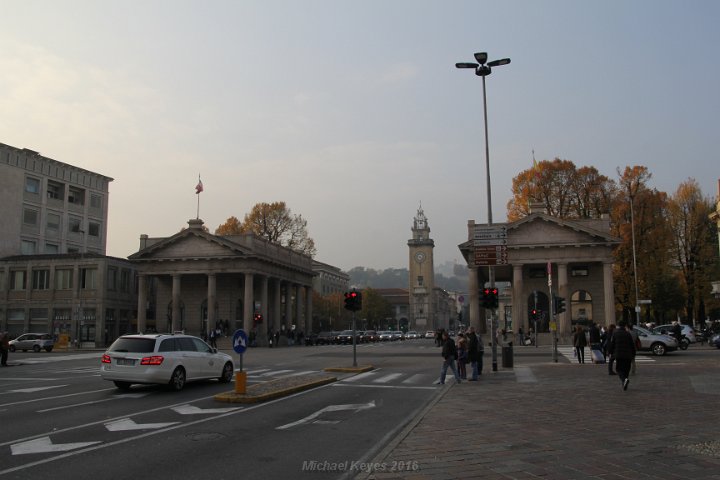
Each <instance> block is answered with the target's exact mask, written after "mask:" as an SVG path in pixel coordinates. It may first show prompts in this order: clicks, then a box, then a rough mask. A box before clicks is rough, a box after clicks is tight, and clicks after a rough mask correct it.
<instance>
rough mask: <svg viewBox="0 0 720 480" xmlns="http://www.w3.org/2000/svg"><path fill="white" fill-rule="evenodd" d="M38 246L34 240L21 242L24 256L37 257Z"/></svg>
mask: <svg viewBox="0 0 720 480" xmlns="http://www.w3.org/2000/svg"><path fill="white" fill-rule="evenodd" d="M36 248H37V244H36V243H35V242H33V241H32V240H22V241H21V242H20V252H21V253H22V254H23V255H35V253H36V251H37V250H36Z"/></svg>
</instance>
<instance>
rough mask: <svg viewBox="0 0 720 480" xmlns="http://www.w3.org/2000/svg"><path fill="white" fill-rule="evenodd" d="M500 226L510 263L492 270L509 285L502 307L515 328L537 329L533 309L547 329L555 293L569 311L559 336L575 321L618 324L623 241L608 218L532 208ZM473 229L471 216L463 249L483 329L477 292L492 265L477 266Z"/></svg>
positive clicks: (561, 318) (474, 310)
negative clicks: (617, 273) (617, 261)
mask: <svg viewBox="0 0 720 480" xmlns="http://www.w3.org/2000/svg"><path fill="white" fill-rule="evenodd" d="M496 225H505V226H506V227H507V264H503V265H497V266H494V267H493V269H494V274H495V280H496V281H498V282H510V284H511V287H510V288H511V295H510V297H509V298H508V299H507V300H506V301H507V304H506V305H501V311H502V310H507V311H508V312H510V315H511V319H512V321H511V322H510V323H509V325H510V326H511V330H512V331H515V332H517V329H518V328H519V327H521V326H522V327H523V330H524V331H525V332H528V329H529V328H534V327H535V325H534V324H533V323H532V322H531V321H530V320H531V311H532V309H533V308H535V309H537V310H538V312H539V314H538V317H539V321H538V325H537V329H538V332H539V333H543V334H545V333H547V332H549V330H550V329H551V328H552V325H553V323H552V322H553V318H552V312H551V309H552V296H553V295H558V296H560V297H563V298H564V299H565V305H566V312H564V313H562V314H560V315H558V316H557V318H556V319H555V320H556V323H555V325H557V330H558V333H559V335H560V336H561V337H566V336H569V335H570V333H571V328H572V327H573V325H574V324H576V323H579V324H586V323H587V322H589V321H594V322H596V323H598V324H600V325H608V324H610V323H615V301H614V287H613V277H612V266H613V261H614V258H613V249H614V247H615V246H616V245H618V244H619V243H620V240H619V239H618V238H616V237H614V236H612V235H611V234H610V222H609V219H607V218H603V219H599V220H563V219H558V218H555V217H552V216H550V215H546V214H544V213H540V212H536V211H533V212H532V213H530V214H529V215H528V216H527V217H525V218H523V219H520V220H518V221H515V222H510V223H506V224H496ZM474 231H475V222H474V221H472V220H470V221H469V222H468V241H467V242H465V243H463V244H461V245H459V248H460V251H461V252H462V254H463V256H464V257H465V260H466V262H467V263H468V267H469V292H470V301H469V304H470V305H469V306H470V308H469V311H470V324H471V325H473V326H475V327H476V328H479V329H480V331H485V330H486V326H485V325H486V322H485V321H481V306H480V298H479V297H480V296H479V291H480V289H481V288H482V287H483V286H484V285H485V283H486V281H487V278H488V275H489V267H486V266H476V265H475V259H474V248H473V233H474ZM548 265H549V266H550V272H551V276H550V282H549V281H548ZM549 283H550V284H551V285H548V284H549ZM503 300H504V301H505V299H503Z"/></svg>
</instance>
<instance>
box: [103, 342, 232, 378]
mask: <svg viewBox="0 0 720 480" xmlns="http://www.w3.org/2000/svg"><path fill="white" fill-rule="evenodd" d="M101 362H102V363H101V367H100V377H101V378H102V379H103V380H109V381H111V382H113V383H115V386H116V387H117V388H119V389H121V390H128V389H129V388H130V386H131V385H132V384H135V383H141V384H166V385H168V386H169V387H170V388H172V389H173V390H182V389H183V387H184V386H185V383H186V382H189V381H195V380H207V379H212V378H217V379H218V380H219V381H220V382H222V383H228V382H230V380H232V378H233V375H234V373H235V367H234V365H233V361H232V358H231V357H230V355H228V354H226V353H222V352H218V351H217V349H216V348H212V347H211V346H210V345H208V344H207V343H205V342H204V341H203V340H202V339H200V338H198V337H193V336H191V335H170V334H148V335H142V334H138V335H123V336H122V337H120V338H118V339H117V340H115V341H114V342H113V343H112V345H110V348H108V349H107V351H106V352H105V353H104V354H103V356H102V360H101Z"/></svg>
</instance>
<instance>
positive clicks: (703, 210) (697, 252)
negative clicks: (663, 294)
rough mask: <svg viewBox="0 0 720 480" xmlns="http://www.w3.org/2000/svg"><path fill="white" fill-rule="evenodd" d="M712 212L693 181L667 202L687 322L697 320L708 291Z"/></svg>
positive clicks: (684, 183)
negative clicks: (682, 284) (710, 218)
mask: <svg viewBox="0 0 720 480" xmlns="http://www.w3.org/2000/svg"><path fill="white" fill-rule="evenodd" d="M713 210H714V208H713V205H712V202H711V201H710V199H708V198H704V197H703V195H702V192H701V190H700V186H699V185H698V183H697V181H695V180H694V179H692V178H690V179H688V180H687V181H685V182H683V183H681V184H680V186H679V187H678V189H677V190H676V191H675V194H674V195H673V196H672V197H671V198H670V201H669V203H668V213H669V215H668V224H669V227H670V230H671V231H672V233H673V235H672V252H673V257H674V260H675V262H676V263H677V265H678V266H679V270H680V273H681V275H682V280H683V283H684V286H685V291H686V292H687V302H686V313H687V318H688V320H689V322H690V323H692V322H693V321H694V320H695V319H696V312H697V309H698V308H699V305H700V304H702V297H703V292H709V287H710V282H711V278H710V273H711V272H713V268H712V267H713V266H714V258H715V255H714V254H715V244H712V243H710V240H711V239H712V238H713V235H712V228H711V224H710V222H708V216H709V215H710V213H711V212H712V211H713ZM699 320H701V321H703V320H705V319H704V318H701V319H699Z"/></svg>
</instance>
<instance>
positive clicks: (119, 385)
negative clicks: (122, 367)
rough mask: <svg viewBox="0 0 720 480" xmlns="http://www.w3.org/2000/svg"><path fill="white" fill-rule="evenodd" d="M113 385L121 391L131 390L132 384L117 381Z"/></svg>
mask: <svg viewBox="0 0 720 480" xmlns="http://www.w3.org/2000/svg"><path fill="white" fill-rule="evenodd" d="M113 383H114V384H115V386H116V387H117V388H118V389H120V390H130V385H131V384H130V382H119V381H117V380H115V381H114V382H113Z"/></svg>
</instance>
